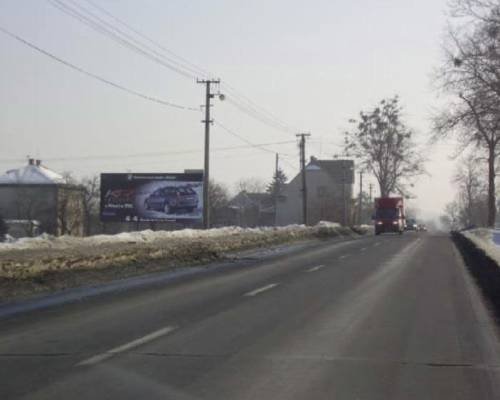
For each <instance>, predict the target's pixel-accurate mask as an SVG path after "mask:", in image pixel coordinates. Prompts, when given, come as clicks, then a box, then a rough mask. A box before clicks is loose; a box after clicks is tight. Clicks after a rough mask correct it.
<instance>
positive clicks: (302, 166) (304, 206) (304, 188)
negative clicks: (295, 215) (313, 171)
mask: <svg viewBox="0 0 500 400" xmlns="http://www.w3.org/2000/svg"><path fill="white" fill-rule="evenodd" d="M296 136H297V137H300V142H299V147H300V171H301V174H302V223H303V224H304V225H307V182H306V137H308V136H311V134H310V133H298V134H297V135H296Z"/></svg>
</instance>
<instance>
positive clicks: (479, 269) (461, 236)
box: [452, 228, 500, 321]
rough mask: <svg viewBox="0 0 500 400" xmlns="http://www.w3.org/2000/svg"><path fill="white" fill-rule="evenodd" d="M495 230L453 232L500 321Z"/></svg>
mask: <svg viewBox="0 0 500 400" xmlns="http://www.w3.org/2000/svg"><path fill="white" fill-rule="evenodd" d="M494 234H495V231H494V230H493V229H485V228H478V229H472V230H468V231H460V232H452V238H453V240H454V242H455V244H456V245H457V247H458V249H459V250H460V253H461V254H462V257H463V259H464V261H465V264H466V265H467V268H468V269H469V271H470V273H471V275H472V276H473V277H474V279H475V281H476V282H477V284H478V286H479V287H480V288H481V291H482V292H483V295H484V297H485V298H486V300H487V301H488V302H489V303H490V306H491V308H492V310H493V311H494V313H495V317H496V319H497V321H500V244H496V243H495V240H494Z"/></svg>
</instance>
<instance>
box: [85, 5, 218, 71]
mask: <svg viewBox="0 0 500 400" xmlns="http://www.w3.org/2000/svg"><path fill="white" fill-rule="evenodd" d="M85 1H86V2H87V3H88V4H90V5H91V6H92V7H94V8H95V9H97V10H99V11H100V12H101V13H103V14H104V15H106V16H107V17H109V18H111V19H113V20H114V21H116V22H118V23H119V24H120V25H122V26H124V27H125V28H127V29H129V30H130V31H132V32H134V33H135V34H136V35H138V36H140V37H141V38H143V39H144V40H146V41H148V42H149V43H151V44H153V45H154V46H156V47H158V48H159V49H161V50H163V51H165V52H166V53H168V54H170V55H171V56H172V57H174V58H177V59H178V60H180V62H182V63H184V64H185V65H187V66H189V67H190V69H191V70H192V71H194V72H196V73H197V74H200V75H202V76H204V77H205V78H213V77H214V76H215V75H214V74H212V73H211V72H210V71H207V70H205V69H203V68H202V67H199V66H198V65H195V64H193V63H192V62H190V61H189V60H187V59H185V58H184V57H182V56H180V55H178V54H176V53H175V52H173V51H172V50H170V49H168V48H166V47H165V46H163V45H162V44H161V43H159V42H158V41H156V40H154V39H153V38H151V37H150V36H148V35H146V34H145V33H143V32H141V31H139V30H138V29H136V28H134V27H133V26H132V25H130V24H128V23H127V22H125V21H123V20H122V19H120V18H118V17H117V16H116V15H114V14H112V13H111V12H109V11H108V10H106V9H105V8H103V7H102V6H100V5H98V4H96V3H95V2H94V1H91V0H85Z"/></svg>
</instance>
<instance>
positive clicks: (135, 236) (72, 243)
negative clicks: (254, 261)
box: [0, 221, 346, 252]
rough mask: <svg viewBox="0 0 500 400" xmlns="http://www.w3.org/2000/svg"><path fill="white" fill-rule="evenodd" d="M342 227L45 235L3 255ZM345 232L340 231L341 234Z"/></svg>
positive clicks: (10, 246) (3, 247)
mask: <svg viewBox="0 0 500 400" xmlns="http://www.w3.org/2000/svg"><path fill="white" fill-rule="evenodd" d="M342 229H346V228H342V226H341V225H340V224H338V223H336V222H328V221H321V222H319V223H318V224H317V225H315V226H313V227H308V226H305V225H287V226H282V227H258V228H241V227H238V226H229V227H224V228H213V229H208V230H201V229H182V230H177V231H152V230H144V231H137V232H123V233H118V234H115V235H95V236H89V237H85V238H82V237H75V236H60V237H55V236H52V235H48V234H42V235H40V236H37V237H33V238H22V239H18V240H15V241H10V242H7V243H0V252H2V251H9V250H27V249H68V248H73V247H93V246H99V245H105V244H113V243H122V244H123V243H153V242H156V241H164V240H168V239H182V238H186V239H203V238H221V239H223V238H226V237H228V236H236V235H244V234H245V235H246V234H253V235H257V236H269V235H274V234H276V233H288V234H291V235H292V236H293V235H301V234H305V233H307V232H311V231H313V232H325V233H326V232H327V233H333V232H336V231H340V230H342ZM340 233H341V232H339V234H340Z"/></svg>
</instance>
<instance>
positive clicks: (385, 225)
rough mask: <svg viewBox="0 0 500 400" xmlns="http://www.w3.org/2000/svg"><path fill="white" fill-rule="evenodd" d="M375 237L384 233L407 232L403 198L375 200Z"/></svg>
mask: <svg viewBox="0 0 500 400" xmlns="http://www.w3.org/2000/svg"><path fill="white" fill-rule="evenodd" d="M373 219H374V223H375V235H379V234H381V233H384V232H395V233H399V234H402V233H403V232H404V230H405V213H404V202H403V198H402V197H379V198H376V199H375V215H374V216H373Z"/></svg>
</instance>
